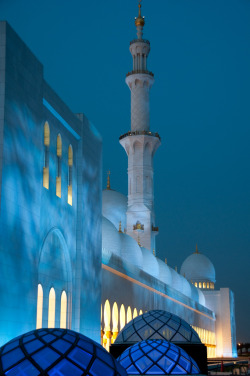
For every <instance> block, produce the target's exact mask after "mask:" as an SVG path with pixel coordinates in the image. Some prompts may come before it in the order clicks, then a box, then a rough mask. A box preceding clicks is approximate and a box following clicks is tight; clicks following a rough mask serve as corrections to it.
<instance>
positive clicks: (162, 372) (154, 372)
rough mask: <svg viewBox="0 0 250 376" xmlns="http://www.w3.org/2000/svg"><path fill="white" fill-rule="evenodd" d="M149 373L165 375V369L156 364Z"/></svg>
mask: <svg viewBox="0 0 250 376" xmlns="http://www.w3.org/2000/svg"><path fill="white" fill-rule="evenodd" d="M146 374H147V375H164V371H163V370H162V369H161V368H159V367H158V366H157V365H156V364H154V365H153V366H152V367H151V368H149V370H148V371H147V373H146Z"/></svg>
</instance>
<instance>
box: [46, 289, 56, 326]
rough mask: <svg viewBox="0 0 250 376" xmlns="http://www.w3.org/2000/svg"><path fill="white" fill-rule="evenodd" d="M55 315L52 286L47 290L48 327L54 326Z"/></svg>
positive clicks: (54, 295)
mask: <svg viewBox="0 0 250 376" xmlns="http://www.w3.org/2000/svg"><path fill="white" fill-rule="evenodd" d="M55 315H56V293H55V290H54V288H53V287H52V288H51V289H50V292H49V312H48V328H54V327H55Z"/></svg>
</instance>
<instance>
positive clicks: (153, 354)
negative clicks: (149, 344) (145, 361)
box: [148, 349, 162, 362]
mask: <svg viewBox="0 0 250 376" xmlns="http://www.w3.org/2000/svg"><path fill="white" fill-rule="evenodd" d="M148 356H149V358H151V359H152V360H153V362H157V360H158V359H159V358H160V357H161V356H162V353H161V352H159V351H158V349H157V350H152V351H150V352H149V353H148Z"/></svg>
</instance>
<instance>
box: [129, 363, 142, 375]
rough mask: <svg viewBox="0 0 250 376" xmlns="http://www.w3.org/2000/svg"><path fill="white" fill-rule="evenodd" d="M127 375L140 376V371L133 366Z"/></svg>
mask: <svg viewBox="0 0 250 376" xmlns="http://www.w3.org/2000/svg"><path fill="white" fill-rule="evenodd" d="M127 373H128V375H140V372H139V371H138V369H136V368H135V366H133V365H132V366H130V367H129V368H128V369H127Z"/></svg>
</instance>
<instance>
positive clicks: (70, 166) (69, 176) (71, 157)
mask: <svg viewBox="0 0 250 376" xmlns="http://www.w3.org/2000/svg"><path fill="white" fill-rule="evenodd" d="M72 168H73V149H72V146H71V145H69V150H68V204H69V205H71V206H72Z"/></svg>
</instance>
